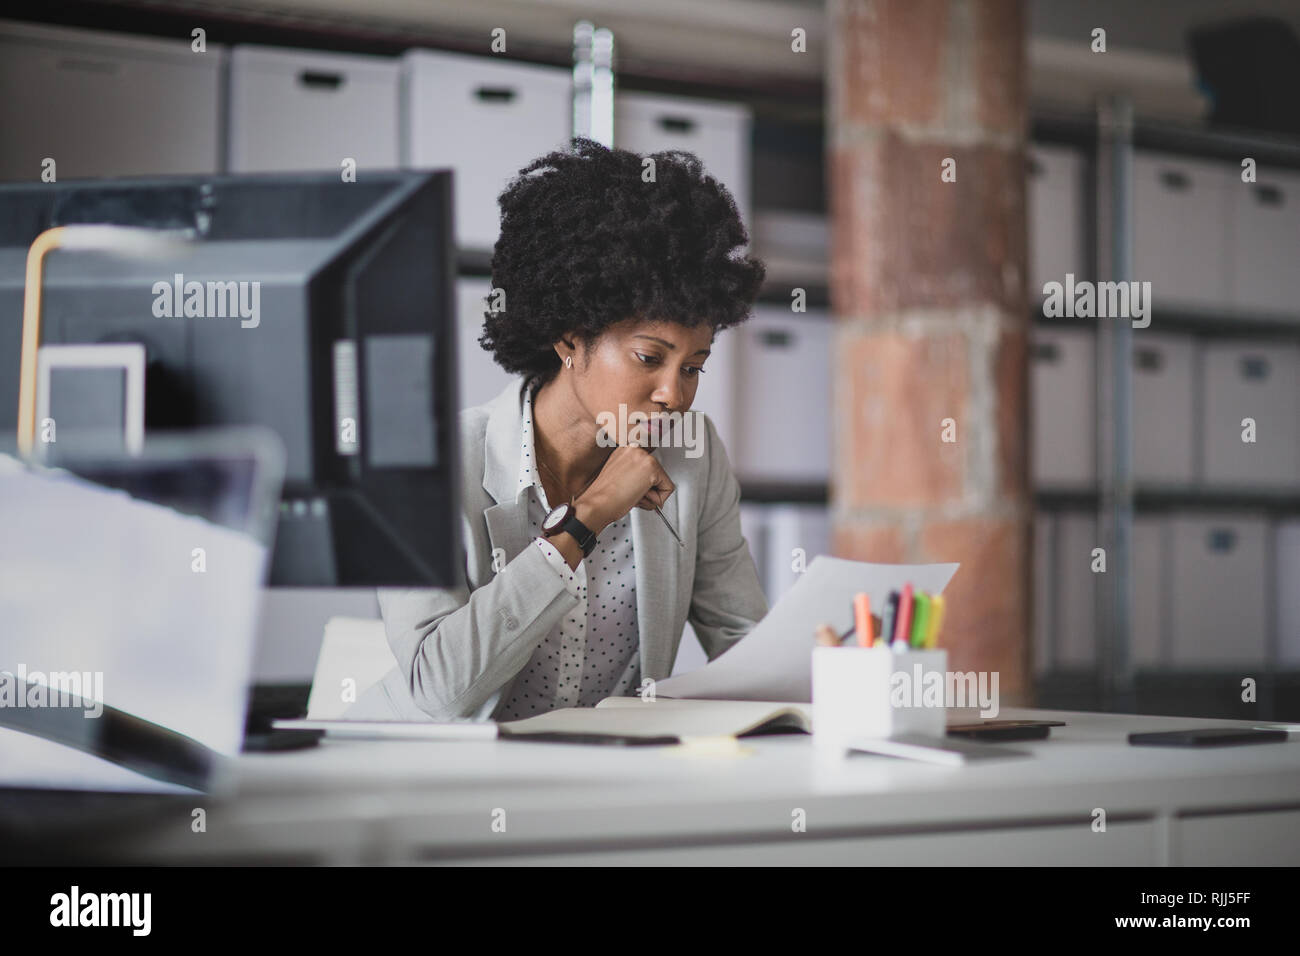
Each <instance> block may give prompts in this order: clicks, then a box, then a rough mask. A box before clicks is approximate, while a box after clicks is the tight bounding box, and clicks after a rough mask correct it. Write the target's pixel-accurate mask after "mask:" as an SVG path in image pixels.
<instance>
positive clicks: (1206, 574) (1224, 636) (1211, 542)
mask: <svg viewBox="0 0 1300 956" xmlns="http://www.w3.org/2000/svg"><path fill="white" fill-rule="evenodd" d="M1171 521H1172V537H1171V543H1172V564H1173V575H1172V576H1173V603H1172V606H1171V608H1170V616H1171V618H1172V622H1171V629H1170V630H1171V647H1170V652H1171V659H1172V661H1173V663H1175V664H1177V665H1179V666H1181V667H1211V666H1223V665H1225V664H1232V665H1254V666H1256V667H1258V666H1259V665H1261V664H1263V663H1264V661H1265V653H1266V650H1267V647H1268V640H1267V630H1268V617H1269V615H1268V604H1267V598H1268V582H1267V575H1268V569H1267V560H1266V554H1267V532H1268V521H1267V519H1266V518H1265V517H1264V516H1263V515H1249V514H1240V513H1238V514H1231V513H1230V514H1223V515H1180V516H1178V517H1175V518H1173V519H1171ZM1243 676H1245V675H1243Z"/></svg>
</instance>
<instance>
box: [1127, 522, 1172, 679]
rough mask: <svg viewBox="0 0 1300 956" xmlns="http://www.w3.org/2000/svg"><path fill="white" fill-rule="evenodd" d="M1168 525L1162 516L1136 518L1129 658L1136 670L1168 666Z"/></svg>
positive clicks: (1134, 525) (1133, 542) (1134, 524)
mask: <svg viewBox="0 0 1300 956" xmlns="http://www.w3.org/2000/svg"><path fill="white" fill-rule="evenodd" d="M1167 529H1168V522H1167V521H1166V520H1165V519H1164V518H1159V517H1154V516H1150V517H1139V518H1134V519H1133V541H1132V546H1133V628H1132V631H1131V634H1132V647H1131V648H1130V656H1131V657H1132V660H1133V665H1134V666H1135V667H1162V666H1166V665H1168V663H1169V652H1168V648H1167V647H1166V641H1165V638H1166V634H1165V631H1166V627H1165V625H1166V621H1167V616H1168V615H1167V609H1168V607H1169V584H1170V581H1169V576H1168V575H1167V574H1166V573H1165V571H1166V569H1167V568H1168V566H1169V548H1168V543H1167V542H1166V540H1165V538H1166V532H1167Z"/></svg>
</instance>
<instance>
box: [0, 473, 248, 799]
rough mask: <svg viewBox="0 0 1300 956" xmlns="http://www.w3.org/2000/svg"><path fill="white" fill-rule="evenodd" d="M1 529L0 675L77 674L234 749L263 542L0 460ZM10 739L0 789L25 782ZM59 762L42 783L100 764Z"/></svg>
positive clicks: (118, 701)
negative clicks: (65, 770) (64, 765)
mask: <svg viewBox="0 0 1300 956" xmlns="http://www.w3.org/2000/svg"><path fill="white" fill-rule="evenodd" d="M0 527H2V528H4V532H3V533H2V534H0V635H3V637H2V638H0V671H8V672H10V673H12V674H18V675H24V674H25V675H26V676H25V678H24V679H27V680H31V681H35V682H38V683H42V684H45V683H47V680H46V678H47V677H49V678H50V679H51V682H52V679H53V675H54V674H56V673H63V674H69V675H81V676H84V679H83V680H81V685H82V693H81V695H80V696H84V697H87V698H90V699H93V700H95V701H100V702H102V703H105V704H111V705H113V706H115V707H118V708H120V709H121V710H124V711H126V712H127V713H129V714H133V715H135V716H137V717H141V718H143V719H145V720H149V721H152V722H154V723H157V724H161V725H162V726H164V727H167V728H169V729H171V730H174V731H177V732H179V733H182V734H185V735H186V736H188V737H191V738H193V739H194V740H196V741H198V742H199V743H202V744H204V745H206V746H208V747H210V748H212V749H213V750H215V751H217V752H218V753H219V754H223V755H227V756H233V755H235V754H238V753H239V752H240V747H241V745H242V743H243V725H244V707H245V701H246V695H247V693H248V675H249V672H250V668H251V663H252V654H253V642H254V636H255V634H256V625H257V612H258V606H259V601H260V584H261V581H262V578H263V568H264V566H265V562H266V549H265V548H264V547H263V546H262V545H261V544H259V543H258V542H256V541H254V540H253V539H251V538H249V537H247V536H245V535H243V534H239V533H237V532H235V531H232V530H230V529H228V528H225V527H221V526H218V525H215V524H212V523H210V522H208V521H205V520H203V519H201V518H197V517H192V516H190V515H185V514H181V513H179V512H176V511H173V510H172V509H170V508H166V507H163V506H161V505H157V504H153V503H150V502H147V501H141V500H139V499H136V498H133V497H131V496H130V495H127V494H126V493H124V492H121V491H115V490H112V489H109V488H105V487H102V486H99V485H95V484H92V483H90V482H87V481H83V480H81V479H79V478H77V477H76V476H74V475H70V474H67V473H65V472H43V473H35V472H29V471H27V470H25V469H22V468H20V467H4V468H0ZM197 549H202V551H201V552H200V551H198V550H197ZM34 674H40V675H42V676H40V677H36V676H33V675H34ZM87 719H89V720H93V719H96V718H95V717H94V716H88V717H87ZM14 741H15V738H14V735H12V734H7V735H5V736H3V737H0V785H16V783H17V781H19V780H21V781H22V783H23V784H24V785H27V786H31V785H34V784H33V773H31V772H30V771H29V770H24V768H22V767H18V766H16V764H15V761H14V760H12V759H10V756H9V752H8V748H9V747H11V746H12V747H16V746H17V744H16V743H15V742H14ZM68 761H69V766H73V765H75V767H74V769H73V771H72V772H71V774H70V776H69V777H68V778H67V779H64V778H63V777H62V776H60V775H59V774H56V773H54V769H56V765H55V764H53V763H51V764H50V765H49V766H50V767H51V772H50V775H49V777H48V779H46V780H45V781H44V783H43V784H42V785H44V786H50V787H60V786H64V787H69V788H80V787H85V786H88V785H89V784H90V782H91V778H93V776H94V771H95V769H96V768H98V767H104V768H107V767H109V766H111V765H110V764H108V763H107V762H106V761H98V760H97V758H93V757H92V758H89V759H87V758H86V756H85V755H80V756H69V757H68ZM124 772H126V771H122V770H121V768H117V767H115V768H114V769H113V770H112V771H110V772H108V773H107V774H106V776H105V778H104V780H103V786H104V787H105V788H107V789H120V788H121V786H120V785H119V783H118V782H117V780H118V778H119V777H120V776H121V774H122V773H124ZM141 787H142V788H143V789H149V790H156V789H159V788H158V787H156V786H154V784H153V783H151V782H144V783H142V784H141Z"/></svg>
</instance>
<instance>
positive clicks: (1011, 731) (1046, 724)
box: [948, 720, 1065, 740]
mask: <svg viewBox="0 0 1300 956" xmlns="http://www.w3.org/2000/svg"><path fill="white" fill-rule="evenodd" d="M1064 726H1065V721H1063V720H980V721H976V722H975V723H973V724H949V725H948V736H950V737H966V738H968V739H970V740H1045V739H1047V735H1048V734H1049V733H1051V731H1052V728H1053V727H1064Z"/></svg>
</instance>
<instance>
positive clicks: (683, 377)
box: [557, 319, 713, 444]
mask: <svg viewBox="0 0 1300 956" xmlns="http://www.w3.org/2000/svg"><path fill="white" fill-rule="evenodd" d="M572 341H573V343H574V346H575V347H576V351H575V350H574V349H570V348H569V347H568V346H566V345H565V344H564V342H559V343H557V351H558V352H559V353H560V359H561V361H563V359H564V357H565V356H566V355H568V354H573V356H574V359H573V368H572V369H561V370H560V372H561V375H567V376H570V377H571V378H572V381H573V390H574V394H575V396H576V397H577V399H578V401H579V403H580V404H581V405H582V406H583V408H584V409H585V410H586V411H587V412H588V413H589V414H590V415H591V420H592V421H593V422H594V421H597V420H598V419H599V418H600V417H601V416H602V415H613V416H615V417H616V418H617V419H618V420H619V421H622V420H623V418H622V417H621V415H620V409H619V406H620V405H622V406H625V408H626V412H625V414H626V415H628V416H631V415H632V413H634V412H639V413H641V414H643V415H645V416H646V417H647V418H650V419H653V416H656V415H661V414H663V413H665V412H678V413H682V412H685V411H687V410H688V409H689V408H690V407H691V404H692V403H693V402H694V401H695V390H696V388H698V387H699V383H700V376H701V375H702V374H703V373H702V372H701V369H703V368H704V365H705V359H706V358H708V355H709V348H710V346H711V345H712V343H713V327H712V326H711V325H709V324H708V323H704V324H702V325H700V326H698V327H696V328H687V327H686V326H684V325H679V324H677V323H676V322H651V321H646V320H639V319H628V320H626V321H624V322H620V323H618V324H616V325H613V326H610V327H609V328H608V329H606V330H605V332H604V334H602V335H601V337H600V338H599V339H597V340H596V341H595V342H594V343H592V347H591V349H590V350H587V349H586V347H585V345H584V344H583V343H582V342H581V341H580V340H577V339H573V340H572ZM658 437H659V436H658V435H657V434H655V428H654V425H653V424H652V425H651V440H652V441H653V442H654V443H656V444H657V443H658V442H657V440H656V439H657V438H658Z"/></svg>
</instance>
